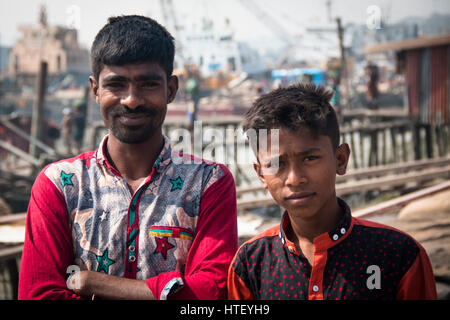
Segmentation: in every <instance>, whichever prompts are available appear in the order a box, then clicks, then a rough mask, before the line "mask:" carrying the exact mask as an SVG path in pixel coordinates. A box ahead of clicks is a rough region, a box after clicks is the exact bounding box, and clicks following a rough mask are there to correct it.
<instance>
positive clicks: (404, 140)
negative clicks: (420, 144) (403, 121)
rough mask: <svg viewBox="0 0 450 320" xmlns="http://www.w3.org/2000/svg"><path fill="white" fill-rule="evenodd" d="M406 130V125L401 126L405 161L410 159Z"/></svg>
mask: <svg viewBox="0 0 450 320" xmlns="http://www.w3.org/2000/svg"><path fill="white" fill-rule="evenodd" d="M405 131H406V130H405V127H400V134H401V137H402V159H403V162H406V161H408V151H407V150H408V149H407V147H406V137H405V135H406V132H405Z"/></svg>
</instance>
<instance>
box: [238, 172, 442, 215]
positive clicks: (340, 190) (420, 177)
mask: <svg viewBox="0 0 450 320" xmlns="http://www.w3.org/2000/svg"><path fill="white" fill-rule="evenodd" d="M449 175H450V166H446V167H445V168H438V169H431V170H428V171H426V172H419V173H408V174H403V175H392V176H390V177H383V178H374V179H367V180H362V181H356V182H355V181H353V182H351V183H346V184H341V185H336V194H337V195H338V196H344V195H348V194H352V193H359V192H367V191H371V190H377V189H385V188H390V187H394V186H399V185H403V184H406V183H409V182H417V183H420V182H421V181H425V180H431V179H443V178H444V179H445V178H447V179H448V177H449ZM260 190H263V189H262V187H261V188H260ZM271 204H275V202H274V200H273V199H272V197H270V196H262V197H259V198H256V199H251V200H237V207H238V210H243V209H248V208H257V207H264V206H268V205H271Z"/></svg>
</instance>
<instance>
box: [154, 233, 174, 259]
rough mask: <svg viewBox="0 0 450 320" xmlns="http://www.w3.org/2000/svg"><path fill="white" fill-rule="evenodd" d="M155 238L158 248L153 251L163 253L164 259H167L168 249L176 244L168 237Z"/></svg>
mask: <svg viewBox="0 0 450 320" xmlns="http://www.w3.org/2000/svg"><path fill="white" fill-rule="evenodd" d="M155 240H156V250H155V252H153V253H161V254H162V256H163V258H164V260H165V259H167V251H168V250H169V249H172V248H174V247H175V246H174V245H173V244H171V243H170V242H169V241H168V239H167V237H162V238H155Z"/></svg>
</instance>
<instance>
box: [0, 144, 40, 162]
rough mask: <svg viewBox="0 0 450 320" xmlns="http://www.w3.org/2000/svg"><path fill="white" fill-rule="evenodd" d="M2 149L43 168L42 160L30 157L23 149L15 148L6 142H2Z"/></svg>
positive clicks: (0, 145)
mask: <svg viewBox="0 0 450 320" xmlns="http://www.w3.org/2000/svg"><path fill="white" fill-rule="evenodd" d="M0 147H1V148H3V149H5V150H7V151H9V152H11V153H14V154H15V155H17V156H19V157H20V158H22V159H23V160H25V161H26V162H28V163H31V164H32V165H34V166H36V167H40V166H41V164H42V163H41V160H39V159H37V158H35V157H33V156H31V155H29V154H28V153H26V152H25V151H22V150H21V149H19V148H17V147H15V146H13V145H12V144H10V143H7V142H5V141H2V140H0Z"/></svg>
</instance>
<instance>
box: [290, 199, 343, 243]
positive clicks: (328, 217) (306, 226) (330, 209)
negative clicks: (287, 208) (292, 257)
mask: <svg viewBox="0 0 450 320" xmlns="http://www.w3.org/2000/svg"><path fill="white" fill-rule="evenodd" d="M323 209H324V210H322V212H321V213H318V214H316V215H315V216H314V217H312V218H308V219H303V218H301V217H298V216H297V217H293V216H291V215H289V219H290V222H291V223H290V228H289V229H290V230H289V229H288V230H286V232H287V236H288V238H289V240H291V241H292V242H294V243H297V242H298V243H300V242H308V243H310V244H313V243H314V239H315V238H316V237H318V236H320V235H321V234H323V233H325V232H328V231H330V230H332V229H333V228H334V227H335V226H336V225H337V224H338V222H339V220H340V219H341V217H342V215H343V209H342V208H341V206H340V205H339V203H338V200H337V198H336V197H335V200H334V201H331V203H330V205H329V206H327V207H326V208H323ZM288 214H289V212H288Z"/></svg>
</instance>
